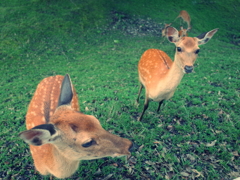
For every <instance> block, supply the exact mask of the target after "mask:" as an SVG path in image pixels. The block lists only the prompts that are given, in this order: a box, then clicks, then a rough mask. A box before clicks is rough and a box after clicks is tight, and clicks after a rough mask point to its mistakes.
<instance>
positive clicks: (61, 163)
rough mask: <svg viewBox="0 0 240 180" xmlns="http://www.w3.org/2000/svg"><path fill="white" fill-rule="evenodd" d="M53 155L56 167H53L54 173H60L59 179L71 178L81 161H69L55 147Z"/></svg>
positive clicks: (53, 147)
mask: <svg viewBox="0 0 240 180" xmlns="http://www.w3.org/2000/svg"><path fill="white" fill-rule="evenodd" d="M52 154H53V161H54V166H51V168H52V170H53V171H54V172H58V177H62V178H65V177H68V176H71V175H72V174H73V173H74V172H75V171H76V170H77V169H78V166H79V163H80V160H72V159H68V158H67V157H66V156H65V155H64V154H62V153H61V152H60V151H59V148H56V147H55V146H52ZM51 163H52V162H51ZM50 171H51V170H50ZM53 174H54V173H53Z"/></svg>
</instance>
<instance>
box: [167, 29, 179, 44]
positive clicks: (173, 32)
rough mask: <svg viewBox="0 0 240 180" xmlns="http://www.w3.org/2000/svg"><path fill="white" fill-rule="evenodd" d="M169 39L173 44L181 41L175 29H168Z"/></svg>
mask: <svg viewBox="0 0 240 180" xmlns="http://www.w3.org/2000/svg"><path fill="white" fill-rule="evenodd" d="M167 38H168V40H169V41H170V42H171V43H176V42H178V41H179V39H180V38H179V36H178V30H177V29H176V28H174V27H171V26H170V27H167Z"/></svg>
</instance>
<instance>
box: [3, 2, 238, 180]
mask: <svg viewBox="0 0 240 180" xmlns="http://www.w3.org/2000/svg"><path fill="white" fill-rule="evenodd" d="M146 2H148V3H146ZM189 2H191V3H189ZM158 3H159V2H158ZM171 3H172V4H171ZM171 3H162V4H161V3H159V4H156V2H154V1H143V0H141V1H140V0H139V1H138V3H136V1H134V0H133V1H131V2H128V3H127V1H126V2H125V1H121V2H116V1H103V0H101V1H98V3H97V4H96V2H95V1H91V0H89V1H73V0H70V1H67V0H65V1H61V2H60V1H47V0H44V1H40V0H39V1H38V0H32V1H29V2H28V3H26V2H25V1H17V0H16V1H14V0H12V1H7V0H6V1H2V2H1V3H0V9H1V12H2V13H1V22H0V23H1V33H0V34H1V36H0V38H1V40H0V70H1V76H2V78H1V79H2V80H1V82H0V86H1V89H0V94H1V99H2V103H1V104H0V109H1V110H0V116H1V125H0V126H1V133H0V138H1V141H0V148H1V151H0V152H1V155H0V167H1V170H0V178H2V179H31V180H32V179H48V178H49V177H45V178H44V177H42V176H40V175H39V174H38V173H34V167H33V162H32V159H31V156H30V153H29V150H28V146H27V144H25V143H24V142H23V141H21V140H20V139H19V138H18V136H17V135H18V133H19V132H21V131H23V130H25V124H24V121H25V114H26V111H27V107H28V104H29V102H30V100H31V98H32V95H33V93H34V91H35V88H36V86H37V84H38V83H39V82H40V81H41V80H42V79H43V78H45V77H48V76H51V75H56V74H61V75H65V74H66V73H69V74H70V75H71V78H72V81H73V84H74V85H75V88H76V90H77V93H78V95H79V100H80V108H81V111H82V112H84V113H86V114H92V115H94V116H96V117H97V118H98V119H99V120H100V121H101V124H102V126H103V127H104V128H105V129H107V130H108V131H110V132H112V133H114V134H118V135H121V136H123V137H128V138H129V139H131V140H132V141H134V142H135V143H136V144H137V145H138V146H139V148H138V149H137V150H136V151H135V152H133V153H132V157H131V159H130V160H129V161H128V162H127V161H125V159H124V158H120V159H111V158H104V159H99V160H92V161H83V162H82V165H81V166H80V168H79V170H78V171H77V172H76V173H75V174H74V175H73V177H72V178H71V179H224V180H225V179H226V180H228V179H234V178H236V177H240V173H239V172H240V159H239V154H240V149H239V143H240V131H239V130H240V122H239V119H240V118H239V117H240V113H239V108H240V99H239V91H240V89H239V77H240V73H239V67H240V61H239V60H240V59H239V50H240V47H239V46H238V44H239V38H240V35H239V32H238V31H237V29H238V30H239V25H240V23H239V19H238V18H237V17H239V15H240V12H239V11H237V10H236V9H235V7H236V6H237V5H239V4H240V2H239V1H228V3H227V4H225V5H224V3H225V2H224V3H222V2H221V1H218V2H215V1H209V2H208V3H205V2H204V1H197V0H195V1H186V0H185V1H182V3H181V4H176V2H175V3H174V2H171ZM222 4H223V5H222ZM238 7H239V6H238ZM184 8H185V9H186V10H188V11H189V13H190V15H191V17H192V22H193V30H192V31H191V32H190V35H191V36H196V35H199V34H200V33H203V32H205V31H209V30H211V29H214V28H220V30H219V32H217V34H216V35H215V36H214V37H213V39H212V40H211V41H210V42H209V43H208V44H206V45H203V46H201V52H200V54H199V58H198V60H197V62H196V66H195V72H194V73H192V74H187V75H185V76H184V78H183V80H182V82H181V84H180V85H179V86H178V88H177V91H176V93H175V95H174V97H173V98H172V99H171V100H169V101H167V102H166V103H165V104H164V107H163V109H162V111H161V113H159V114H158V113H156V112H155V111H156V109H157V105H158V104H157V103H155V102H151V103H150V107H149V109H148V110H147V111H146V113H145V116H144V119H143V121H142V122H137V121H136V119H137V117H138V116H139V115H140V112H141V111H142V108H143V102H144V93H142V96H141V99H140V105H139V107H137V106H136V105H135V100H136V98H137V92H138V85H139V82H138V75H137V63H138V61H139V58H140V56H141V54H142V53H143V52H144V51H145V50H147V49H149V48H159V49H162V50H164V51H166V52H167V53H168V54H169V55H170V57H173V55H174V52H173V47H174V46H173V45H172V44H170V43H168V42H165V43H164V44H160V41H161V38H160V36H153V35H151V34H150V35H148V33H146V35H141V36H137V35H136V36H133V35H131V33H126V32H124V31H123V30H124V28H122V29H121V28H117V29H114V28H107V27H111V26H110V25H109V23H110V22H111V19H110V16H111V13H110V12H118V13H119V14H118V15H119V20H118V21H115V23H116V22H119V23H121V22H123V21H122V19H124V18H125V17H124V16H122V14H124V15H126V14H127V15H129V16H130V17H133V16H134V15H135V16H138V15H139V16H140V17H141V18H143V19H146V22H147V21H148V20H147V19H148V17H150V18H151V19H153V20H155V21H156V22H157V23H159V24H160V26H161V25H162V23H164V22H166V23H168V22H171V21H172V20H173V19H174V18H175V17H176V16H177V13H178V12H179V11H180V10H181V9H184ZM234 9H235V10H234ZM120 12H121V13H122V14H121V13H120ZM172 12H174V13H172ZM196 12H197V13H196ZM230 12H231V13H232V14H231V13H230ZM115 15H116V13H115ZM124 25H126V24H124ZM175 25H176V27H177V28H178V26H179V22H178V21H177V22H175ZM118 27H120V26H118ZM106 29H109V30H108V31H106Z"/></svg>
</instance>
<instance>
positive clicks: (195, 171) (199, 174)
mask: <svg viewBox="0 0 240 180" xmlns="http://www.w3.org/2000/svg"><path fill="white" fill-rule="evenodd" d="M192 172H194V173H197V175H196V176H195V177H199V176H202V177H204V176H203V174H202V173H201V172H199V171H198V170H196V169H192Z"/></svg>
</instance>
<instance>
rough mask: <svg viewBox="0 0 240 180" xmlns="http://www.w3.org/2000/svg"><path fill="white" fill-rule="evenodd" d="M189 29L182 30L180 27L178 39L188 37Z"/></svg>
mask: <svg viewBox="0 0 240 180" xmlns="http://www.w3.org/2000/svg"><path fill="white" fill-rule="evenodd" d="M188 30H189V29H188V28H187V29H183V27H182V26H181V29H180V30H179V31H178V36H179V37H184V36H188V33H187V31H188Z"/></svg>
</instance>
